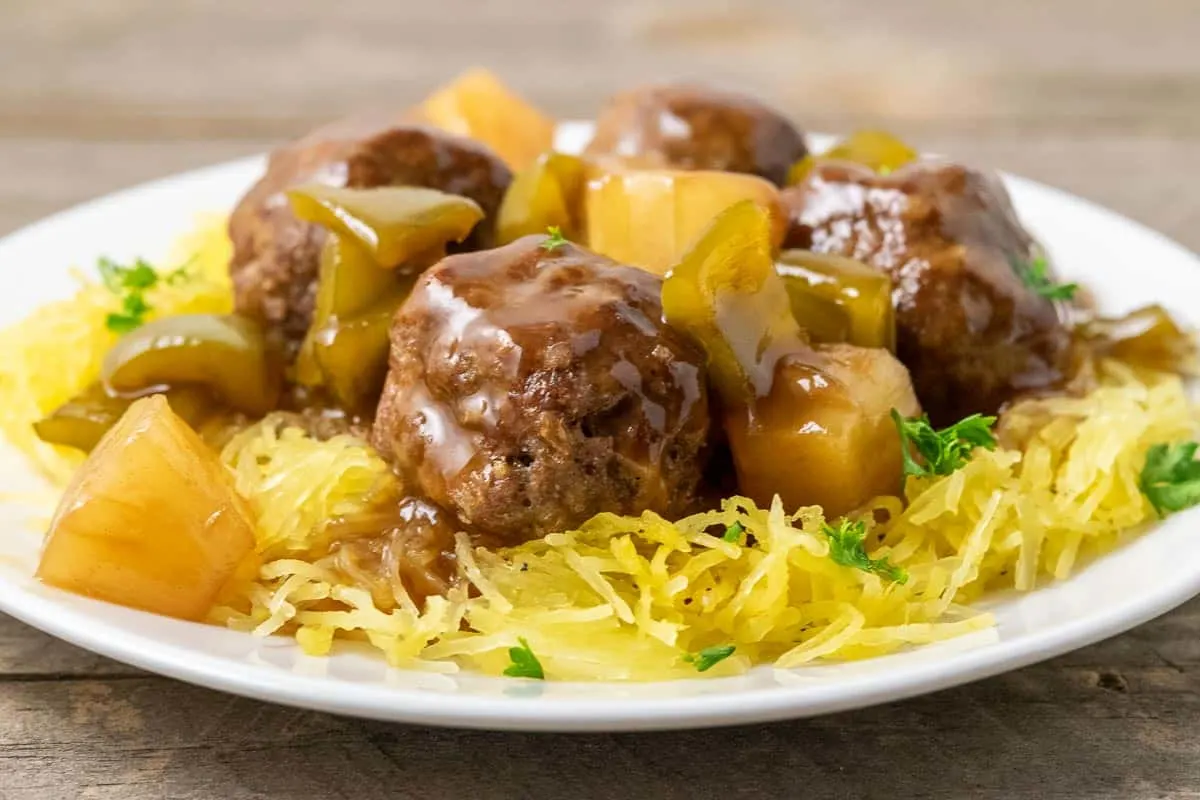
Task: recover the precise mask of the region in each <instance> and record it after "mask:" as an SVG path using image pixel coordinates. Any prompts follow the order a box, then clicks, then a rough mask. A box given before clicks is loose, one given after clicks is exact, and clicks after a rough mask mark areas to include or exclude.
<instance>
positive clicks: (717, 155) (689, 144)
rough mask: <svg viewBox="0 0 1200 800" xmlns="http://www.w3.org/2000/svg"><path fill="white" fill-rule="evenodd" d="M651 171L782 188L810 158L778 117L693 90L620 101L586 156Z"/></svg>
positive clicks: (643, 92) (739, 99)
mask: <svg viewBox="0 0 1200 800" xmlns="http://www.w3.org/2000/svg"><path fill="white" fill-rule="evenodd" d="M587 153H588V155H592V156H619V157H623V158H630V159H633V160H635V161H638V162H640V163H644V164H648V165H651V166H662V167H677V168H681V169H708V170H721V171H724V172H745V173H749V174H751V175H758V176H759V177H762V178H766V179H767V180H769V181H771V182H772V183H775V184H776V185H779V186H782V185H783V183H784V181H785V180H786V178H787V174H788V169H789V168H790V167H791V166H792V164H794V163H796V162H797V161H799V160H800V159H801V158H803V157H804V156H805V155H806V154H807V153H808V150H807V148H806V147H805V145H804V137H803V136H801V135H800V132H799V131H797V130H796V129H795V128H794V127H792V124H791V123H790V122H788V121H787V119H786V118H784V117H783V116H782V115H781V114H779V113H778V112H777V111H775V110H773V109H771V108H768V107H767V106H765V105H762V104H761V103H759V102H757V101H755V100H753V99H751V98H749V97H743V96H741V95H736V94H727V93H724V92H718V91H715V90H712V89H705V88H701V87H695V86H684V85H680V86H647V87H643V88H640V89H635V90H633V91H630V92H625V93H623V94H619V95H616V96H615V97H613V98H612V99H611V100H609V102H608V105H607V106H606V107H605V108H604V110H603V111H602V112H601V113H600V116H599V118H598V119H597V120H596V134H595V136H594V137H593V139H592V142H591V144H590V145H589V146H588V149H587Z"/></svg>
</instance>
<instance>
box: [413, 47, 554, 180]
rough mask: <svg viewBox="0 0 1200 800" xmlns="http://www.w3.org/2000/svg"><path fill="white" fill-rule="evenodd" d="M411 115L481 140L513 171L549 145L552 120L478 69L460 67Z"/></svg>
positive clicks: (552, 130)
mask: <svg viewBox="0 0 1200 800" xmlns="http://www.w3.org/2000/svg"><path fill="white" fill-rule="evenodd" d="M414 117H415V118H416V120H418V121H421V122H426V123H429V124H430V125H433V126H435V127H438V128H441V129H442V130H444V131H447V132H449V133H454V134H458V135H459V136H466V137H468V138H471V139H476V140H478V141H480V142H483V143H484V144H486V145H487V146H488V147H490V148H492V150H494V151H495V152H496V155H498V156H500V158H501V159H503V160H504V162H505V163H507V164H508V166H509V167H511V168H512V169H513V170H515V171H520V170H523V169H525V168H526V167H528V166H530V165H531V164H533V162H534V161H535V160H537V157H538V156H539V155H541V154H542V153H543V152H545V151H546V150H549V149H550V147H551V146H552V145H553V144H554V128H555V124H554V120H552V119H550V118H549V117H547V116H546V115H545V114H543V113H542V112H541V111H539V110H538V109H536V108H534V107H533V106H531V105H530V104H529V103H527V102H526V101H525V100H524V99H522V98H521V97H519V96H517V95H516V94H514V93H513V92H512V91H511V90H510V89H509V88H508V87H507V86H505V85H504V84H503V83H501V82H500V81H499V80H498V79H497V78H496V76H495V75H493V74H492V73H490V72H488V71H487V70H483V69H474V70H471V71H469V72H466V73H464V74H463V75H461V76H459V77H458V79H457V80H455V81H454V82H453V83H451V84H450V85H448V86H445V87H443V88H442V89H439V90H438V91H436V92H434V93H433V94H432V95H430V96H429V97H428V98H426V100H425V102H423V103H422V104H421V105H420V106H418V107H417V109H416V111H415V112H414Z"/></svg>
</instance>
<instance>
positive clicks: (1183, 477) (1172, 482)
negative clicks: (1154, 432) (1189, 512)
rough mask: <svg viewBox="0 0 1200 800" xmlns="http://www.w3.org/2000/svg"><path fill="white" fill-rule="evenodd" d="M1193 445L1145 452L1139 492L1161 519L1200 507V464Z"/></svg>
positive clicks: (1197, 446)
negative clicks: (1175, 512)
mask: <svg viewBox="0 0 1200 800" xmlns="http://www.w3.org/2000/svg"><path fill="white" fill-rule="evenodd" d="M1197 449H1200V444H1197V443H1196V442H1177V443H1175V444H1156V445H1154V446H1153V447H1151V448H1150V449H1149V450H1147V451H1146V463H1145V465H1144V466H1143V467H1142V474H1141V477H1140V478H1139V479H1138V488H1139V489H1141V490H1142V494H1144V495H1146V499H1147V500H1149V501H1150V505H1152V506H1154V510H1155V511H1157V512H1158V515H1159V516H1160V517H1165V516H1166V515H1167V514H1169V513H1171V512H1173V511H1182V510H1183V509H1185V508H1191V507H1192V506H1194V505H1197V504H1200V461H1197V460H1196V450H1197Z"/></svg>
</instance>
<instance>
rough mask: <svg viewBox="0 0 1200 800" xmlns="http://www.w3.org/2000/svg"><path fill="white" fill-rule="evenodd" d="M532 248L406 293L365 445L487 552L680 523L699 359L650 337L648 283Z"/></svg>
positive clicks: (525, 244) (698, 415) (684, 345)
mask: <svg viewBox="0 0 1200 800" xmlns="http://www.w3.org/2000/svg"><path fill="white" fill-rule="evenodd" d="M545 241H546V238H545V237H543V236H527V237H524V238H522V239H518V240H517V241H515V242H513V243H512V244H509V245H507V246H505V247H501V248H498V249H495V250H489V251H483V252H478V253H470V254H462V255H454V256H450V257H448V258H446V259H444V260H442V261H441V262H440V263H439V264H438V265H436V266H434V267H433V268H431V269H430V270H428V271H427V272H426V273H425V274H424V275H423V276H422V277H421V278H420V279H419V280H418V282H417V284H416V287H415V288H414V289H413V292H412V294H411V295H410V296H409V298H408V299H407V300H406V301H405V303H404V305H403V306H401V308H400V310H399V312H398V313H397V315H396V319H395V321H394V324H393V326H392V331H391V362H390V370H389V373H388V378H387V383H386V386H385V388H384V392H383V399H382V400H381V401H380V404H379V410H378V414H377V416H376V420H375V426H374V429H373V432H372V441H373V443H374V444H375V446H376V447H377V448H378V449H379V450H380V451H381V452H382V453H384V454H385V456H386V457H389V458H391V459H392V460H393V462H394V463H395V465H396V467H397V468H398V470H399V472H400V473H401V475H402V476H403V477H404V479H405V481H406V485H408V486H411V487H416V488H419V489H420V491H421V492H422V493H423V494H424V495H425V496H426V497H428V498H429V499H430V500H431V501H433V502H434V503H437V504H438V505H440V506H442V507H443V508H445V509H447V510H450V511H452V512H453V513H454V514H456V515H457V516H458V518H459V520H460V521H461V522H462V523H463V524H464V525H465V526H467V527H469V528H470V529H471V530H472V532H473V533H475V534H477V535H481V536H484V537H490V538H491V539H492V541H496V542H499V543H502V544H516V543H519V542H522V541H525V540H527V539H531V538H536V537H538V536H542V535H544V534H546V533H548V532H551V531H555V530H566V529H570V528H572V527H576V526H578V525H579V524H580V523H582V522H584V521H585V520H587V519H588V518H589V517H591V516H592V515H594V514H596V513H599V512H601V511H611V512H616V513H619V514H636V513H640V512H642V511H645V510H651V511H656V512H659V513H661V514H666V515H676V514H680V513H684V512H685V511H687V510H689V509H690V507H691V506H692V504H693V501H694V498H695V495H696V492H697V489H698V484H699V482H700V477H701V474H702V472H703V470H704V457H705V455H706V451H707V448H706V441H707V438H708V432H709V408H708V395H707V391H706V388H705V374H704V355H703V353H702V351H701V350H700V349H699V348H697V347H696V346H694V345H693V344H691V343H690V342H689V341H687V340H685V339H684V338H683V337H682V336H681V335H679V334H678V333H676V332H675V331H673V330H672V329H670V328H668V327H666V325H665V324H664V323H663V321H662V305H661V302H660V300H659V292H660V289H661V285H662V282H661V279H659V278H658V277H656V276H654V275H651V274H649V273H647V272H643V271H642V270H639V269H635V268H633V267H627V266H622V265H620V264H617V263H615V262H613V261H611V260H609V259H607V258H604V257H603V256H599V255H596V254H594V253H591V252H589V251H587V250H584V249H581V248H579V247H576V246H574V245H571V244H563V245H560V246H558V247H554V248H553V249H546V248H544V247H543V244H544V243H545Z"/></svg>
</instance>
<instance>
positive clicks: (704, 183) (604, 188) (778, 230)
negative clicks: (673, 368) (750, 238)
mask: <svg viewBox="0 0 1200 800" xmlns="http://www.w3.org/2000/svg"><path fill="white" fill-rule="evenodd" d="M743 200H752V201H754V203H755V205H757V206H759V207H761V208H765V209H766V210H767V213H768V215H769V217H770V229H771V230H770V239H771V242H770V244H771V247H772V249H773V250H778V249H779V244H780V242H782V241H783V236H784V233H785V232H786V226H787V213H786V212H785V211H784V209H783V206H782V205H781V203H780V200H779V191H778V190H777V189H776V188H775V187H774V186H773V185H772V184H770V183H769V182H767V181H765V180H763V179H762V178H756V177H754V176H753V175H739V174H735V173H732V172H705V171H688V170H666V169H654V170H640V169H632V168H628V167H623V166H618V165H614V164H611V163H610V164H605V165H598V166H594V167H593V168H592V171H591V174H590V175H589V177H588V184H587V189H586V191H585V194H584V218H585V219H586V221H587V243H588V247H590V248H591V249H592V250H594V251H596V252H597V253H601V254H602V255H606V256H608V257H609V258H611V259H613V260H614V261H620V262H621V263H622V264H631V265H633V266H635V267H641V268H642V269H644V270H647V271H649V272H653V273H655V274H657V275H665V274H666V272H667V270H668V269H670V268H671V266H672V265H673V264H676V263H678V262H679V260H680V259H681V258H682V257H683V255H684V254H685V253H687V252H688V250H689V249H690V248H691V247H692V245H693V244H695V243H696V240H697V239H698V238H699V237H700V234H702V233H704V231H705V230H706V229H707V228H708V226H709V225H710V224H712V222H713V220H714V219H715V218H716V217H717V216H718V215H720V214H721V213H722V212H723V211H725V210H726V209H728V208H730V207H731V206H733V205H735V204H737V203H738V202H740V201H743Z"/></svg>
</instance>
